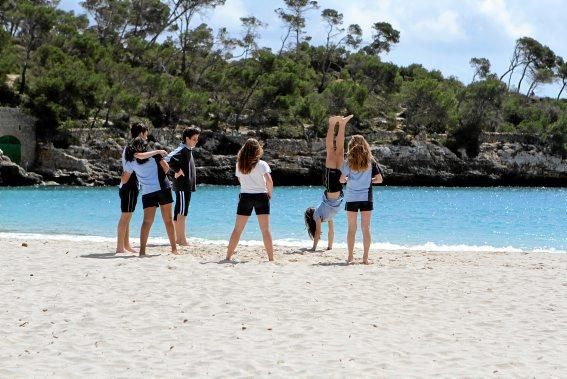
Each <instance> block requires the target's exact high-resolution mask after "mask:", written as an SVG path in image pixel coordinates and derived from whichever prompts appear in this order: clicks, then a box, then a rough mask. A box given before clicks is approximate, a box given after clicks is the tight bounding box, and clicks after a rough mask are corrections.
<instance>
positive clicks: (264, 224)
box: [257, 214, 274, 261]
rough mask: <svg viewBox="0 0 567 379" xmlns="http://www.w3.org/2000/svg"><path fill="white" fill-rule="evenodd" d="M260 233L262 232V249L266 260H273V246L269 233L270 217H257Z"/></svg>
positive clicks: (270, 233)
mask: <svg viewBox="0 0 567 379" xmlns="http://www.w3.org/2000/svg"><path fill="white" fill-rule="evenodd" d="M257 217H258V224H259V225H260V231H261V232H262V240H263V241H264V248H265V249H266V252H267V253H268V260H269V261H273V260H274V246H273V243H272V232H271V231H270V215H269V214H268V215H257Z"/></svg>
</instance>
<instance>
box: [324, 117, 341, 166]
mask: <svg viewBox="0 0 567 379" xmlns="http://www.w3.org/2000/svg"><path fill="white" fill-rule="evenodd" d="M341 119H342V117H341V116H331V117H329V128H328V129H327V137H326V138H325V149H326V150H327V157H326V158H325V167H327V168H338V167H337V162H336V161H335V146H334V142H335V125H337V123H340V120H341ZM343 142H344V135H343Z"/></svg>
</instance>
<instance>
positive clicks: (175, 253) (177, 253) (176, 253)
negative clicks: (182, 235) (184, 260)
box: [171, 250, 179, 255]
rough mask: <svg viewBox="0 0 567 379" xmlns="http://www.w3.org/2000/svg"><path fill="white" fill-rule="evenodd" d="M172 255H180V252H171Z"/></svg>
mask: <svg viewBox="0 0 567 379" xmlns="http://www.w3.org/2000/svg"><path fill="white" fill-rule="evenodd" d="M171 254H173V255H179V252H178V251H177V250H171Z"/></svg>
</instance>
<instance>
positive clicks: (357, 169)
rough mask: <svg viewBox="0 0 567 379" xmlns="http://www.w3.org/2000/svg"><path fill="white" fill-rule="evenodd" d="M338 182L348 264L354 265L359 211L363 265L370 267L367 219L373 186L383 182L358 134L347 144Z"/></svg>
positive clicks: (368, 149)
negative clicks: (341, 187)
mask: <svg viewBox="0 0 567 379" xmlns="http://www.w3.org/2000/svg"><path fill="white" fill-rule="evenodd" d="M341 172H342V175H341V178H340V182H341V183H346V192H345V202H346V204H345V210H346V211H347V221H348V232H347V246H348V258H347V262H348V263H354V242H355V236H356V228H357V225H356V222H357V220H356V218H357V214H358V212H359V211H360V221H361V228H362V237H363V246H364V255H363V258H362V262H363V263H364V264H369V261H368V253H369V251H370V243H371V236H370V220H371V217H372V210H373V209H374V203H373V197H372V184H378V183H382V180H383V178H382V173H381V171H380V168H379V167H378V164H377V162H376V160H374V158H373V157H372V151H371V150H370V145H369V144H368V142H366V139H364V137H363V136H361V135H354V136H352V137H351V138H350V141H349V143H348V151H347V159H346V160H345V162H344V163H343V166H342V168H341Z"/></svg>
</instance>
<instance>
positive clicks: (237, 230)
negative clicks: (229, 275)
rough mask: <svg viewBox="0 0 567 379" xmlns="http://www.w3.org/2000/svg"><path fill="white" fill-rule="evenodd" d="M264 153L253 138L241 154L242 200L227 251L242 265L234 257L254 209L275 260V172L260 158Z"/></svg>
mask: <svg viewBox="0 0 567 379" xmlns="http://www.w3.org/2000/svg"><path fill="white" fill-rule="evenodd" d="M263 154H264V150H263V149H262V146H260V143H259V142H258V141H257V140H256V139H254V138H249V139H248V140H247V141H246V142H245V143H244V145H243V146H242V148H240V151H239V152H238V156H237V159H236V177H237V178H238V181H239V182H240V197H239V201H238V207H237V209H236V223H235V225H234V229H233V230H232V234H231V236H230V241H229V243H228V248H227V251H226V261H227V262H233V263H237V262H238V261H237V260H236V259H233V258H232V255H233V254H234V251H235V249H236V246H237V245H238V241H240V236H241V235H242V232H243V231H244V227H245V226H246V223H247V222H248V219H249V218H250V216H251V215H252V210H254V211H255V212H256V216H257V217H258V224H259V225H260V231H261V232H262V240H263V241H264V247H265V248H266V252H267V253H268V260H270V261H273V260H274V248H273V245H272V232H271V231H270V199H271V198H272V190H273V188H274V183H273V181H272V176H271V175H270V173H271V172H272V171H271V170H270V166H268V164H267V163H266V162H265V161H263V160H261V159H260V158H262V155H263Z"/></svg>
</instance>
